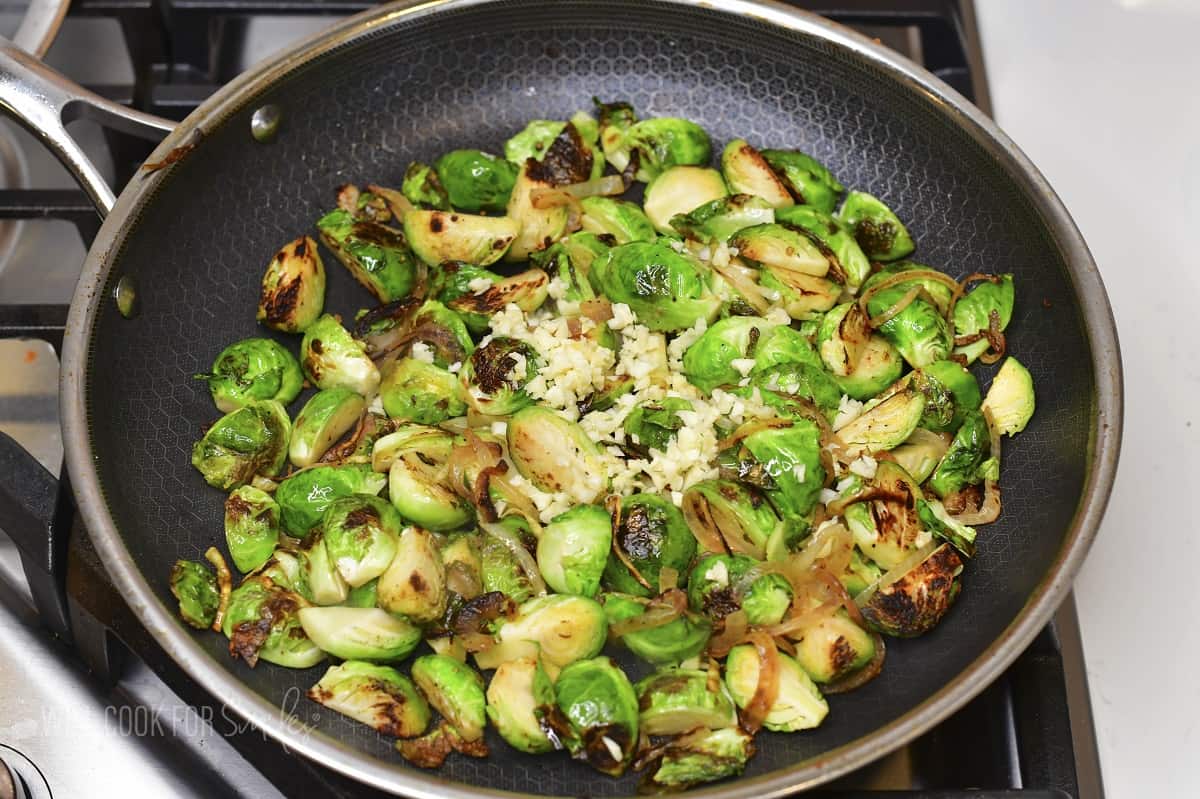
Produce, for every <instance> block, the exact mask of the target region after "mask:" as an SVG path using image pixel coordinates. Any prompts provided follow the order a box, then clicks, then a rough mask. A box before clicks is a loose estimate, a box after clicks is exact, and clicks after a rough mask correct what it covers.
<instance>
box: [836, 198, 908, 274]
mask: <svg viewBox="0 0 1200 799" xmlns="http://www.w3.org/2000/svg"><path fill="white" fill-rule="evenodd" d="M838 219H840V220H841V221H842V223H843V224H845V225H846V226H847V227H849V228H850V229H851V230H853V231H854V238H855V239H857V240H858V244H859V246H860V247H862V250H863V252H864V253H866V254H867V257H869V258H872V259H874V260H876V261H895V260H897V259H899V258H903V257H904V256H906V255H908V254H909V253H911V252H912V251H913V250H914V249H915V245H914V244H913V240H912V236H910V235H908V229H907V228H905V227H904V225H903V224H901V222H900V219H899V217H897V216H896V214H895V213H894V212H893V211H892V209H890V208H888V207H887V206H886V205H884V204H883V202H882V201H881V200H879V199H878V198H876V197H872V196H871V195H870V194H867V193H866V192H865V191H852V192H850V193H849V194H847V195H846V201H845V202H844V203H842V210H841V211H839V212H838Z"/></svg>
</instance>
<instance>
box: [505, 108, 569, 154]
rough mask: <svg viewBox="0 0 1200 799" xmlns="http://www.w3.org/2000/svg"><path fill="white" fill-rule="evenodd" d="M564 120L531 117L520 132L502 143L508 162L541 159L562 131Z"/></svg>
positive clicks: (564, 125) (565, 124)
mask: <svg viewBox="0 0 1200 799" xmlns="http://www.w3.org/2000/svg"><path fill="white" fill-rule="evenodd" d="M566 126H567V123H566V122H561V121H559V120H553V119H532V120H530V121H529V122H528V124H526V125H525V127H524V128H523V129H522V130H521V132H519V133H516V134H514V135H513V136H512V138H510V139H509V140H508V141H506V142H505V143H504V157H505V159H507V160H508V161H509V162H510V163H512V164H515V165H517V166H520V165H522V164H524V163H525V162H526V161H528V160H529V159H530V158H533V159H541V158H544V157H545V156H546V151H547V150H549V149H550V145H551V144H553V143H554V140H555V139H557V138H558V135H559V134H560V133H562V132H563V128H565V127H566Z"/></svg>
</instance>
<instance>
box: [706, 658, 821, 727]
mask: <svg viewBox="0 0 1200 799" xmlns="http://www.w3.org/2000/svg"><path fill="white" fill-rule="evenodd" d="M776 657H777V658H779V694H778V696H776V698H775V703H774V704H772V705H771V709H770V710H768V711H767V715H766V718H765V719H764V720H763V726H764V727H766V728H767V729H768V730H773V731H775V732H796V731H798V730H810V729H812V728H814V727H817V726H820V724H821V722H822V721H824V720H825V716H826V714H828V713H829V705H828V704H827V703H826V702H825V697H823V696H821V691H820V690H819V689H818V688H817V686H816V684H815V683H814V682H813V681H812V680H811V679H810V678H809V676H808V675H807V674H805V673H804V669H802V668H800V664H799V663H797V662H796V661H795V660H794V659H792V658H790V657H788V656H787V655H785V654H784V653H782V652H780V653H778V654H777V655H776ZM760 666H761V664H760V663H759V658H758V652H757V651H756V650H755V648H754V647H753V646H750V645H749V644H742V645H741V646H735V647H734V648H733V649H731V650H729V656H728V657H726V658H725V685H726V686H727V687H728V688H729V693H730V694H731V695H732V696H733V701H734V702H735V703H737V706H738V707H740V708H744V707H746V706H747V705H749V704H750V700H751V699H752V698H753V697H754V692H755V689H756V688H757V687H758V669H759V667H760Z"/></svg>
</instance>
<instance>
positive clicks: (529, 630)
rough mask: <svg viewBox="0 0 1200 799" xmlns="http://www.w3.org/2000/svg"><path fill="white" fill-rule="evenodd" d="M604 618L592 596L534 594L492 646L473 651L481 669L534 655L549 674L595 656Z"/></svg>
mask: <svg viewBox="0 0 1200 799" xmlns="http://www.w3.org/2000/svg"><path fill="white" fill-rule="evenodd" d="M607 635H608V621H607V619H606V617H605V615H604V608H602V607H600V603H598V602H597V601H596V600H594V599H589V598H588V597H585V596H575V595H571V594H550V595H548V596H539V597H534V598H533V599H530V600H528V601H527V602H524V603H523V604H522V605H521V607H520V608H519V609H518V610H517V617H516V618H515V619H512V620H511V621H508V622H505V623H504V624H503V625H502V626H501V627H500V629H499V631H498V632H497V633H496V645H495V646H493V647H492V648H491V649H486V650H484V651H482V652H476V653H475V662H476V663H477V664H478V665H479V668H481V669H494V668H496V667H497V666H499V665H500V664H501V663H505V662H507V661H510V660H515V659H516V658H521V657H537V656H538V654H539V653H540V654H541V658H542V663H543V665H545V667H546V670H547V671H548V672H550V674H551V676H553V675H554V674H556V673H557V672H558V670H559V669H561V668H562V667H563V666H566V665H567V664H569V663H574V662H575V661H577V660H582V659H584V658H590V657H595V656H596V655H597V654H599V653H600V650H601V649H603V648H604V641H605V638H606V637H607Z"/></svg>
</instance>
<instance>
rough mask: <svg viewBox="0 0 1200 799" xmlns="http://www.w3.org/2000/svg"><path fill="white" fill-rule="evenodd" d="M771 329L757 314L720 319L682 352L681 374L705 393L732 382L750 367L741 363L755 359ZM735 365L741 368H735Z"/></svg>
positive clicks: (734, 382) (751, 366) (736, 380)
mask: <svg viewBox="0 0 1200 799" xmlns="http://www.w3.org/2000/svg"><path fill="white" fill-rule="evenodd" d="M771 328H772V326H771V324H770V323H769V322H767V320H765V319H762V318H759V317H757V316H730V317H728V318H726V319H722V320H720V321H719V322H717V323H716V324H714V325H713V326H712V327H710V328H709V329H708V330H706V331H704V334H703V335H702V336H700V338H698V339H696V341H695V343H693V344H692V346H690V347H688V348H687V351H686V352H684V354H683V373H684V374H685V375H686V376H687V379H688V382H689V383H691V384H692V385H694V386H695V387H696V388H698V389H700V390H701V391H703V392H704V393H706V394H708V393H711V392H712V390H713V389H714V388H717V387H718V386H732V385H736V384H737V383H738V381H739V380H741V379H742V378H743V377H745V376H746V375H747V374H749V372H750V369H751V368H753V367H754V365H755V364H753V363H745V362H746V361H752V360H753V359H754V358H755V354H756V351H757V347H758V343H759V341H760V340H761V339H762V338H764V337H765V336H766V335H767V334H768V332H769V331H770V330H771ZM735 362H736V363H735ZM739 365H742V366H743V368H741V369H738V368H736V367H737V366H739Z"/></svg>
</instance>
